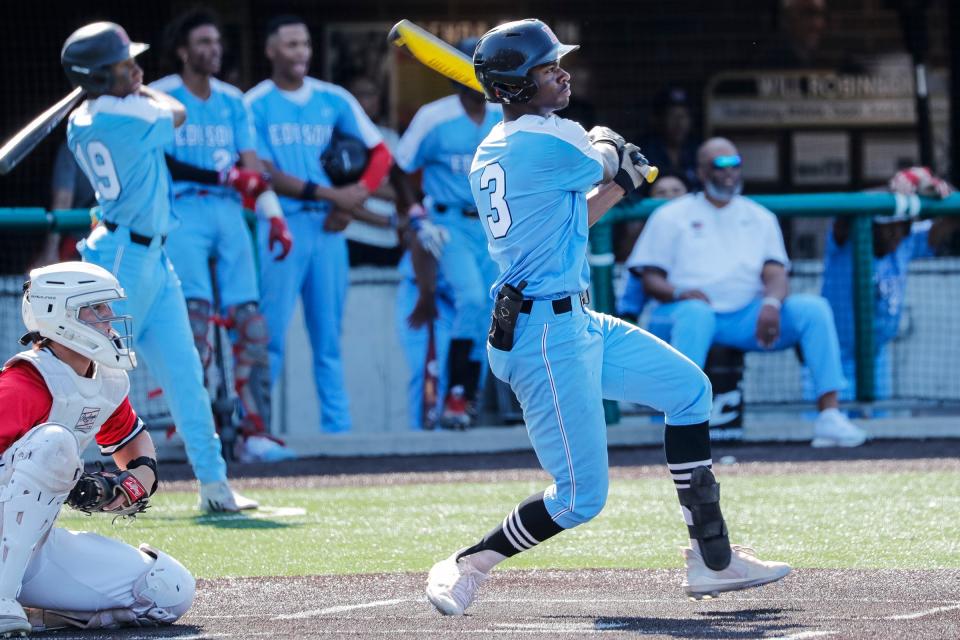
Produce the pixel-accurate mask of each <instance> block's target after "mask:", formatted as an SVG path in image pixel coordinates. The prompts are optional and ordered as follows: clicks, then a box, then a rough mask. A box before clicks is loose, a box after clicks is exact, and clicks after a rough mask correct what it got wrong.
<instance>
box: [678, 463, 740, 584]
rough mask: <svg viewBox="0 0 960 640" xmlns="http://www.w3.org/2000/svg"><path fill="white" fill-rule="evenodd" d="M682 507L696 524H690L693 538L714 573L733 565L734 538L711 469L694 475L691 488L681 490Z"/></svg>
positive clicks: (699, 470)
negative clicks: (721, 507) (724, 517)
mask: <svg viewBox="0 0 960 640" xmlns="http://www.w3.org/2000/svg"><path fill="white" fill-rule="evenodd" d="M677 494H678V496H679V498H680V504H681V505H682V506H683V507H685V508H686V509H687V510H689V512H690V517H691V520H692V522H693V524H690V525H687V530H688V531H689V533H690V538H691V539H692V540H696V541H697V544H698V545H699V547H700V555H702V556H703V561H704V563H705V564H706V565H707V567H709V568H710V569H712V570H713V571H722V570H723V569H726V568H727V566H728V565H729V564H730V553H731V552H730V538H729V534H728V533H727V524H726V522H724V521H723V514H722V513H721V512H720V483H719V482H717V480H716V478H714V476H713V472H712V471H710V469H708V468H707V467H696V468H695V469H694V470H693V471H692V472H691V473H690V488H689V489H678V490H677Z"/></svg>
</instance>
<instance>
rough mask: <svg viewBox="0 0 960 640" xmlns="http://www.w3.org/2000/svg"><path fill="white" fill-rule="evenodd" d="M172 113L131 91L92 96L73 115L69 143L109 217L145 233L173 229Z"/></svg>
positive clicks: (132, 229) (103, 213) (107, 217)
mask: <svg viewBox="0 0 960 640" xmlns="http://www.w3.org/2000/svg"><path fill="white" fill-rule="evenodd" d="M173 137H174V129H173V113H172V112H171V111H170V109H169V108H168V107H166V106H164V105H162V104H160V103H158V102H156V101H155V100H152V99H150V98H147V97H145V96H141V95H138V94H131V95H128V96H126V97H124V98H117V97H115V96H100V97H99V98H96V99H95V100H87V101H86V102H84V103H83V104H82V105H81V106H80V108H79V109H77V110H76V111H74V112H73V113H72V114H70V119H69V121H68V124H67V143H68V144H69V145H70V150H71V151H72V152H73V154H74V156H75V157H76V159H77V164H79V165H80V168H81V169H82V170H83V172H84V174H86V176H87V178H88V179H89V180H90V184H91V185H93V188H94V190H95V191H96V194H97V203H98V204H99V205H100V209H101V215H102V217H103V219H104V220H107V221H109V222H113V223H116V224H118V225H122V226H124V227H127V228H129V229H130V230H131V231H133V232H135V233H139V234H141V235H145V236H155V235H164V234H166V233H167V232H168V231H169V229H170V203H171V198H172V194H171V190H170V172H169V171H168V170H167V164H166V161H165V160H164V159H163V153H164V149H165V148H167V147H168V146H169V145H171V144H172V143H173Z"/></svg>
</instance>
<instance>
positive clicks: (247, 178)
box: [220, 167, 270, 210]
mask: <svg viewBox="0 0 960 640" xmlns="http://www.w3.org/2000/svg"><path fill="white" fill-rule="evenodd" d="M220 184H225V185H227V186H228V187H233V188H234V189H236V190H237V193H239V194H240V197H241V198H242V200H243V208H244V209H250V210H253V209H254V207H255V206H256V202H257V196H259V195H260V194H261V193H263V192H264V191H266V190H267V189H269V188H270V176H269V175H268V174H266V173H263V172H261V171H254V170H253V169H241V168H240V167H230V168H229V169H227V170H225V171H223V172H221V174H220Z"/></svg>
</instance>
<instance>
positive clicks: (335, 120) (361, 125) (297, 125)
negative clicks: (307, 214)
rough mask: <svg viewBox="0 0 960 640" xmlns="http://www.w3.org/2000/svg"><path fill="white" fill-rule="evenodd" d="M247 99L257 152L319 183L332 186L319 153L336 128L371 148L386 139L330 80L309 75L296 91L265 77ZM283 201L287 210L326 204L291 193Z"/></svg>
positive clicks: (358, 105) (280, 168) (313, 207)
mask: <svg viewBox="0 0 960 640" xmlns="http://www.w3.org/2000/svg"><path fill="white" fill-rule="evenodd" d="M243 100H244V103H245V104H246V105H247V107H248V108H249V109H250V112H251V113H252V115H253V125H254V129H255V130H256V150H257V154H258V155H259V156H260V157H261V158H263V159H265V160H269V161H270V162H272V163H273V165H274V166H275V167H276V168H277V169H279V170H281V171H283V172H284V173H288V174H290V175H292V176H295V177H297V178H299V179H301V180H308V181H310V182H314V183H316V184H318V185H320V186H324V187H329V186H330V179H329V178H328V177H327V174H326V173H325V172H324V170H323V167H322V166H321V165H320V156H321V154H322V153H323V151H324V150H325V149H326V148H327V146H328V145H329V144H330V140H331V138H332V136H333V132H334V131H337V132H339V133H343V134H346V135H350V136H354V137H356V138H360V139H361V140H363V142H364V144H366V145H367V148H373V147H375V146H377V145H378V144H380V143H381V142H383V137H382V136H381V135H380V131H379V130H378V129H377V127H376V125H374V124H373V123H372V122H371V121H370V118H368V117H367V114H366V113H364V111H363V108H362V107H361V106H360V103H358V102H357V100H356V98H354V97H353V96H352V95H351V94H350V92H349V91H347V90H346V89H344V88H342V87H339V86H337V85H335V84H331V83H329V82H322V81H320V80H316V79H314V78H305V79H304V82H303V86H302V87H300V88H299V89H297V90H296V91H283V90H281V89H280V88H278V87H277V85H275V84H274V83H273V80H264V81H263V82H261V83H260V84H258V85H257V86H255V87H254V88H253V89H251V90H250V91H248V92H247V94H246V95H245V96H244V98H243ZM280 202H281V204H282V205H283V210H284V212H285V213H287V214H290V213H294V212H298V211H301V210H303V209H304V208H308V209H309V210H312V211H316V210H317V209H318V206H319V207H321V208H324V209H325V208H326V207H327V206H328V203H325V202H307V201H303V200H298V199H296V198H288V197H281V198H280Z"/></svg>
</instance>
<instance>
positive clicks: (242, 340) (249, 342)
mask: <svg viewBox="0 0 960 640" xmlns="http://www.w3.org/2000/svg"><path fill="white" fill-rule="evenodd" d="M230 319H231V320H232V324H233V327H234V330H235V331H236V332H237V338H236V342H234V345H233V352H234V355H236V357H237V363H238V364H240V363H241V362H242V363H244V364H247V365H249V366H257V365H260V366H264V367H268V366H269V365H270V358H269V354H268V352H267V342H268V339H269V335H268V333H267V321H266V320H265V319H264V317H263V315H262V314H261V313H260V310H259V308H258V306H257V303H256V302H244V303H243V304H238V305H237V306H235V307H233V309H232V311H231V314H230Z"/></svg>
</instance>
